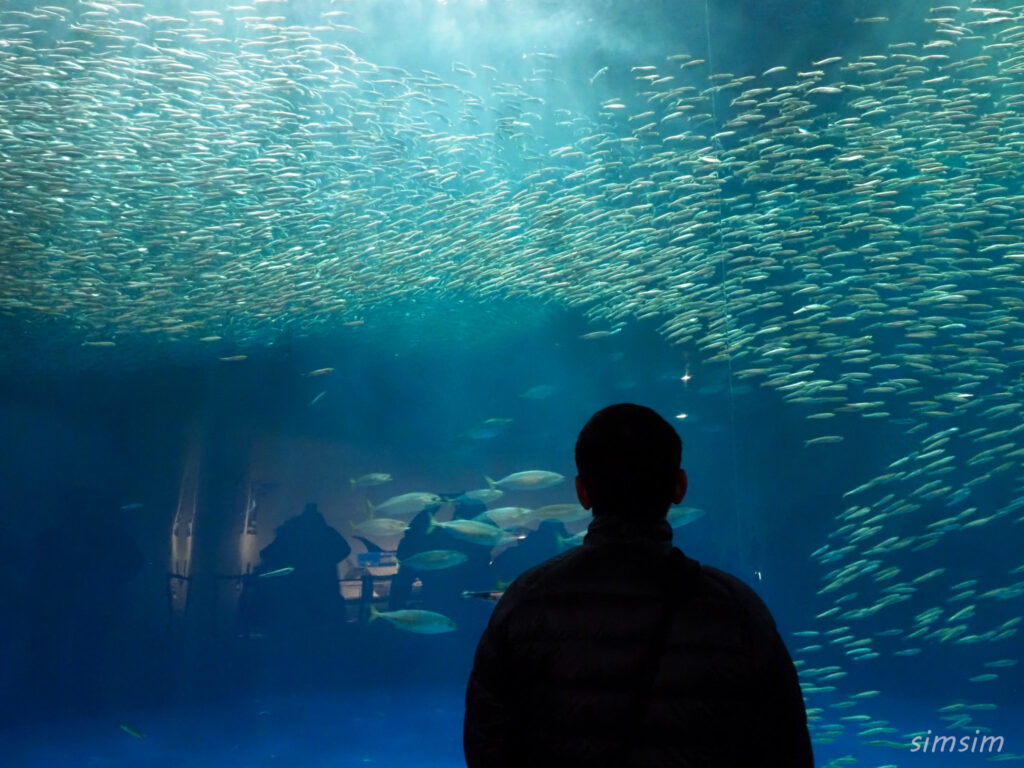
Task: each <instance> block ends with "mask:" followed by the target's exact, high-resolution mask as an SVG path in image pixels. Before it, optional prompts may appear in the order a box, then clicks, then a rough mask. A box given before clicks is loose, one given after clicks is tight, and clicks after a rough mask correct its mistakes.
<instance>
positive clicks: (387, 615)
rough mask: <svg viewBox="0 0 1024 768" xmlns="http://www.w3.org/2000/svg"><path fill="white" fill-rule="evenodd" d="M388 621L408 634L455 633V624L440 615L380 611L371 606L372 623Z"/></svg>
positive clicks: (416, 611)
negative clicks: (380, 620)
mask: <svg viewBox="0 0 1024 768" xmlns="http://www.w3.org/2000/svg"><path fill="white" fill-rule="evenodd" d="M376 619H386V620H387V621H388V622H390V623H391V624H393V625H394V626H396V627H398V628H399V629H403V630H405V631H406V632H415V633H417V634H420V635H439V634H441V633H444V632H454V631H455V629H456V626H455V622H454V621H452V620H451V619H449V618H448V617H447V616H444V615H442V614H440V613H434V612H433V611H422V610H400V611H378V610H377V608H376V606H373V605H371V606H370V621H375V620H376Z"/></svg>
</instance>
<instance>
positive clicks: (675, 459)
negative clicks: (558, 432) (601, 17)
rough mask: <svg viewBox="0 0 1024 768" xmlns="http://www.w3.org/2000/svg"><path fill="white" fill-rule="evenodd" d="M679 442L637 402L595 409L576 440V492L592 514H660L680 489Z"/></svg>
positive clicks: (683, 486) (680, 495) (682, 492)
mask: <svg viewBox="0 0 1024 768" xmlns="http://www.w3.org/2000/svg"><path fill="white" fill-rule="evenodd" d="M682 455H683V444H682V441H681V440H680V439H679V435H677V434H676V431H675V430H674V429H673V428H672V425H671V424H669V423H668V422H667V421H665V420H664V419H663V418H661V416H659V415H658V414H657V413H655V412H654V411H652V410H651V409H650V408H645V407H644V406H642V405H633V404H632V403H620V404H618V405H610V406H608V407H607V408H603V409H602V410H600V411H598V412H597V413H595V414H594V415H593V416H591V417H590V421H588V422H587V423H586V425H584V427H583V429H582V430H581V431H580V436H579V438H577V440H576V469H577V471H578V472H579V475H578V476H577V477H576V493H577V495H578V496H579V499H580V503H581V504H582V505H583V506H584V508H586V509H590V508H591V507H593V510H594V515H625V516H630V517H637V518H640V517H647V518H658V517H663V516H664V515H665V514H666V513H667V512H668V508H669V505H670V504H678V503H679V502H681V501H682V500H683V496H684V495H685V494H686V473H685V472H683V470H681V469H680V468H679V463H680V461H681V460H682Z"/></svg>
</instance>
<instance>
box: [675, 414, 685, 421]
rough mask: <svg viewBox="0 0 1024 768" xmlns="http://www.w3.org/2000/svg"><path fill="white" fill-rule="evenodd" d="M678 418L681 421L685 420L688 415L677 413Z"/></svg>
mask: <svg viewBox="0 0 1024 768" xmlns="http://www.w3.org/2000/svg"><path fill="white" fill-rule="evenodd" d="M676 418H677V419H680V420H682V419H685V418H686V414H685V413H677V414H676Z"/></svg>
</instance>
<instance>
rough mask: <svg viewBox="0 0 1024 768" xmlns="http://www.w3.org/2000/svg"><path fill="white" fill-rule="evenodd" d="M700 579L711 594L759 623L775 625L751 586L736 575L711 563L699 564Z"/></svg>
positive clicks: (765, 606) (766, 608)
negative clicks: (731, 604) (729, 603)
mask: <svg viewBox="0 0 1024 768" xmlns="http://www.w3.org/2000/svg"><path fill="white" fill-rule="evenodd" d="M701 575H702V580H703V582H704V585H705V587H706V589H707V590H708V591H709V592H710V593H711V595H713V596H715V597H717V598H718V599H719V600H721V601H727V602H731V603H733V604H734V605H735V606H736V607H737V608H739V609H741V610H742V611H744V612H745V613H747V614H748V615H750V616H751V617H753V618H754V619H755V620H757V621H758V622H759V623H766V624H770V625H771V626H772V627H774V625H775V620H774V619H773V618H772V614H771V611H769V610H768V606H767V605H765V603H764V600H762V599H761V596H760V595H758V594H757V592H756V591H755V590H754V588H753V587H751V586H750V585H748V584H747V583H746V582H745V581H743V580H742V579H740V578H739V577H737V576H734V575H733V574H731V573H729V572H728V571H723V570H722V569H720V568H715V567H714V566H711V565H702V566H701Z"/></svg>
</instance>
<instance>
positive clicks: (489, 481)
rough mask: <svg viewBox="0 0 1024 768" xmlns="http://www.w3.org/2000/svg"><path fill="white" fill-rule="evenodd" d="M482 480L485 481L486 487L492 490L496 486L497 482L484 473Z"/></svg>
mask: <svg viewBox="0 0 1024 768" xmlns="http://www.w3.org/2000/svg"><path fill="white" fill-rule="evenodd" d="M484 480H486V481H487V487H488V488H490V489H491V490H492V491H493V490H494V489H495V488H497V487H498V484H497V483H496V482H494V481H493V480H491V478H489V477H487V476H486V475H484Z"/></svg>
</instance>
